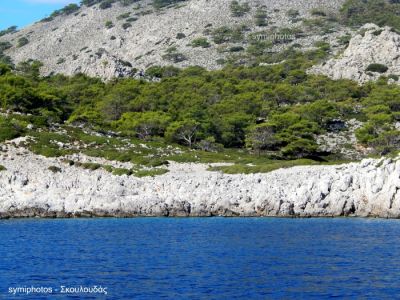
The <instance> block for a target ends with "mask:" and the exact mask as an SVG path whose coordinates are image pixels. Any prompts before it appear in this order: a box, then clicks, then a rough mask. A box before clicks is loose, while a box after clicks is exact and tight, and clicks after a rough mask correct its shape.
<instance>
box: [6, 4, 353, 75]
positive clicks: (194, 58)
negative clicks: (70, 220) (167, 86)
mask: <svg viewBox="0 0 400 300" xmlns="http://www.w3.org/2000/svg"><path fill="white" fill-rule="evenodd" d="M87 2H90V1H87ZM130 2H132V1H127V3H125V5H122V4H121V3H120V2H116V3H113V4H110V5H107V8H104V6H100V5H99V4H95V5H92V6H86V5H82V6H81V7H80V8H76V7H72V8H73V9H70V11H66V12H61V13H58V14H55V16H53V17H50V18H47V19H45V20H42V21H40V22H37V23H36V24H33V25H32V26H28V27H26V28H23V29H21V30H20V31H17V32H14V33H10V34H6V35H4V36H3V37H0V42H3V43H7V45H8V46H7V47H5V48H9V47H11V48H9V49H6V50H5V54H6V55H8V56H10V57H11V58H12V60H13V61H14V63H18V62H21V61H26V60H29V59H33V60H39V61H41V62H42V63H43V64H44V66H43V68H42V70H41V71H42V73H43V74H44V75H49V74H51V73H62V74H66V75H72V74H76V73H80V72H82V73H85V74H88V75H91V76H100V77H102V78H104V79H110V78H112V77H120V76H132V75H134V74H137V73H138V72H139V71H140V70H144V69H147V68H149V67H151V66H155V65H161V66H164V65H175V66H178V67H185V66H190V65H199V66H203V67H206V68H208V69H218V68H220V67H221V66H222V65H223V64H224V63H226V62H229V61H235V62H237V61H239V62H242V63H243V62H249V61H250V62H252V57H254V56H256V57H257V56H258V54H259V53H258V52H257V51H263V53H264V54H265V53H268V52H271V53H273V52H276V51H281V50H282V49H284V48H288V47H290V46H294V47H297V48H302V49H304V50H306V49H310V48H313V47H314V46H315V44H316V42H321V41H324V42H328V43H329V44H332V45H333V50H332V51H333V53H335V51H336V50H335V47H339V48H340V44H338V42H337V41H338V39H339V38H340V37H341V36H343V35H345V34H346V33H348V30H347V29H346V28H343V27H342V26H341V25H338V24H336V23H335V24H331V23H332V22H335V17H334V16H335V13H336V12H337V11H338V10H339V8H340V7H341V5H342V4H343V2H344V0H335V1H331V0H323V1H321V0H297V1H287V0H279V1H275V0H251V1H249V2H246V3H247V4H246V3H245V2H241V3H236V2H234V1H231V0H214V1H208V0H190V1H181V2H178V3H177V4H175V5H172V6H168V7H161V8H158V7H157V8H156V7H154V5H153V3H151V2H149V1H140V2H134V3H131V4H129V3H130ZM108 6H111V7H108ZM101 7H103V8H101ZM276 34H281V35H285V36H283V38H282V39H281V38H279V37H275V38H271V37H272V36H274V35H276ZM261 35H262V36H264V39H265V38H266V39H267V41H265V40H262V39H263V38H262V37H261V38H260V36H261ZM265 36H267V37H265ZM293 36H294V37H295V38H293ZM290 37H292V38H290ZM260 39H261V40H260ZM8 43H10V44H8ZM262 62H263V61H257V63H262Z"/></svg>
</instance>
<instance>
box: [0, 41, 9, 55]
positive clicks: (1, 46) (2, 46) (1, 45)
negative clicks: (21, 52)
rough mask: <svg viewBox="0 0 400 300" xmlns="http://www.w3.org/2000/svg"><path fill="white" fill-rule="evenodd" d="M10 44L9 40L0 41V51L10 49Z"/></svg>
mask: <svg viewBox="0 0 400 300" xmlns="http://www.w3.org/2000/svg"><path fill="white" fill-rule="evenodd" d="M11 47H12V44H11V43H10V42H9V41H5V42H0V52H2V51H5V50H7V49H10V48H11Z"/></svg>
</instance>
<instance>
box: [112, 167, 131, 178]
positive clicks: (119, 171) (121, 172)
mask: <svg viewBox="0 0 400 300" xmlns="http://www.w3.org/2000/svg"><path fill="white" fill-rule="evenodd" d="M112 174H113V175H116V176H122V175H127V176H130V175H132V174H133V171H132V170H130V169H124V168H114V169H113V170H112Z"/></svg>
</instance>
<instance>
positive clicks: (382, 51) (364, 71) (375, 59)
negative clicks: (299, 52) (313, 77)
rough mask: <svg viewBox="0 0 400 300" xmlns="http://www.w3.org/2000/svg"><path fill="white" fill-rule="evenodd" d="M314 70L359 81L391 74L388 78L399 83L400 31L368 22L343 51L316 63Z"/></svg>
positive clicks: (337, 77) (313, 71)
mask: <svg viewBox="0 0 400 300" xmlns="http://www.w3.org/2000/svg"><path fill="white" fill-rule="evenodd" d="M371 64H380V65H383V66H386V67H387V70H386V71H384V72H382V71H383V70H382V71H380V72H373V71H370V70H368V67H369V66H370V65H371ZM311 72H312V73H321V74H325V75H327V76H329V77H331V78H333V79H342V78H346V79H352V80H355V81H358V82H360V83H365V82H367V81H369V80H376V79H378V78H379V77H380V76H382V75H385V76H389V77H391V78H390V79H389V80H391V81H392V82H396V81H397V82H398V83H400V81H399V78H398V76H399V75H400V35H399V34H398V33H396V32H395V31H394V30H392V29H391V28H389V27H384V28H380V27H379V26H376V25H374V24H366V25H364V26H363V27H362V28H361V29H360V30H359V33H358V34H356V35H355V36H354V37H353V38H352V39H351V40H350V44H349V46H348V47H347V49H346V50H345V51H344V53H343V54H342V55H340V56H339V57H338V58H334V59H330V60H329V61H327V62H325V63H324V64H322V65H320V66H316V67H314V68H313V69H312V70H311ZM391 75H392V76H391ZM393 75H395V76H393Z"/></svg>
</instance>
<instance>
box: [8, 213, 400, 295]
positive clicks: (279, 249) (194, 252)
mask: <svg viewBox="0 0 400 300" xmlns="http://www.w3.org/2000/svg"><path fill="white" fill-rule="evenodd" d="M61 285H64V286H68V287H75V286H81V285H82V286H93V285H102V286H103V287H107V290H108V295H107V296H106V297H105V296H102V295H92V296H88V295H86V296H85V295H65V294H60V293H55V294H53V295H51V296H45V295H35V296H34V295H23V296H21V295H19V296H18V297H14V298H18V299H47V298H49V299H66V298H67V299H90V298H92V299H160V298H164V299H236V298H240V299H282V298H283V299H309V298H314V299H325V298H332V297H338V298H346V299H349V298H350V299H351V298H358V299H359V298H364V299H394V298H399V297H400V221H397V220H362V219H262V218H260V219H259V218H253V219H250V218H249V219H247V218H245V219H224V218H202V219H200V218H199V219H167V218H148V219H145V218H140V219H71V220H6V221H0V299H3V298H4V299H13V297H12V295H10V294H8V289H9V288H10V287H24V286H35V287H37V286H45V287H53V288H54V289H59V288H60V286H61Z"/></svg>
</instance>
